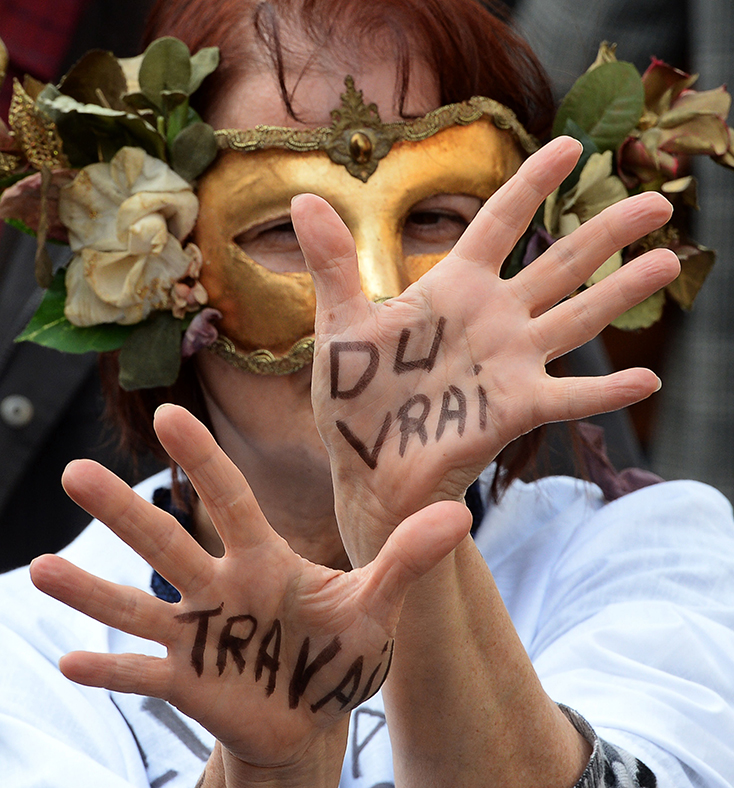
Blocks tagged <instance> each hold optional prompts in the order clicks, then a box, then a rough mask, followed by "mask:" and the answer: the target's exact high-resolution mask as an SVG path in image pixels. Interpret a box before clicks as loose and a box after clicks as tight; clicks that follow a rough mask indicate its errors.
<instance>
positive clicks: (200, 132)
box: [171, 123, 217, 181]
mask: <svg viewBox="0 0 734 788" xmlns="http://www.w3.org/2000/svg"><path fill="white" fill-rule="evenodd" d="M216 155H217V140H216V137H215V136H214V129H213V128H212V127H211V126H210V125H209V124H208V123H192V124H191V125H190V126H187V127H186V128H185V129H184V130H183V131H182V132H181V133H180V134H179V135H178V136H177V137H176V139H175V140H174V141H173V144H172V145H171V167H172V168H173V170H174V171H175V172H176V173H178V174H179V175H180V176H181V177H182V178H183V179H184V180H186V181H193V180H194V179H195V178H197V177H198V176H199V175H201V173H202V172H204V170H205V169H206V168H207V167H208V166H209V165H210V164H211V163H212V162H213V161H214V158H215V157H216Z"/></svg>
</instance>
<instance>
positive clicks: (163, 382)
mask: <svg viewBox="0 0 734 788" xmlns="http://www.w3.org/2000/svg"><path fill="white" fill-rule="evenodd" d="M181 330H182V323H181V321H180V320H177V319H176V318H175V317H174V316H173V315H172V314H171V313H170V312H155V313H154V314H153V316H152V317H150V318H149V319H148V320H146V321H145V323H141V324H140V325H138V326H135V328H134V330H133V332H132V333H131V334H130V336H129V337H128V338H127V340H126V341H125V344H124V345H123V346H122V349H121V350H120V378H119V380H120V386H121V387H122V388H123V389H125V391H134V390H135V389H147V388H157V387H159V386H171V385H173V383H175V382H176V378H177V377H178V371H179V368H180V367H181Z"/></svg>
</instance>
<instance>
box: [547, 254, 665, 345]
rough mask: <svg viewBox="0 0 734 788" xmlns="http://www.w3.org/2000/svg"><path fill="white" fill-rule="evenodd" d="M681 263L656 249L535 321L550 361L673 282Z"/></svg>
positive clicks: (587, 339) (588, 338)
mask: <svg viewBox="0 0 734 788" xmlns="http://www.w3.org/2000/svg"><path fill="white" fill-rule="evenodd" d="M679 272H680V263H679V261H678V258H677V257H676V255H675V253H674V252H671V251H670V250H669V249H654V250H653V251H651V252H648V253H647V254H644V255H641V256H640V257H637V258H635V259H634V260H631V261H630V262H629V263H627V264H626V265H623V266H622V267H621V268H619V269H618V270H617V271H615V272H614V273H613V274H611V275H610V276H607V277H606V278H604V279H602V280H601V282H597V283H596V284H595V285H593V286H592V287H590V288H588V289H587V290H584V291H583V292H582V293H580V294H579V295H577V296H574V297H573V298H569V299H568V300H567V301H564V302H563V303H561V304H559V305H558V306H556V307H554V308H553V309H551V310H549V311H548V312H545V314H542V315H540V317H538V318H536V319H535V321H534V328H535V329H536V330H537V331H538V332H539V336H540V337H542V338H541V339H540V340H539V344H540V345H541V346H542V347H545V348H547V350H548V360H549V361H550V360H551V359H554V358H557V357H558V356H562V355H563V354H564V353H568V352H569V351H570V350H573V349H574V348H576V347H579V345H583V344H584V343H585V342H588V341H589V340H590V339H592V338H593V337H595V336H596V335H597V334H598V333H599V332H600V331H601V330H602V329H603V328H606V326H607V325H608V324H609V323H611V321H612V320H614V319H615V318H617V317H619V315H621V314H622V313H623V312H626V311H627V310H628V309H631V308H632V307H633V306H635V305H637V304H639V303H640V302H641V301H644V299H646V298H647V297H648V296H650V295H652V294H653V293H656V292H657V291H658V290H660V289H661V288H663V287H665V286H666V285H667V284H669V283H670V282H672V281H673V279H675V277H676V276H677V275H678V274H679Z"/></svg>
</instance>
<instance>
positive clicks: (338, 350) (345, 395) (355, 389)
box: [329, 342, 380, 399]
mask: <svg viewBox="0 0 734 788" xmlns="http://www.w3.org/2000/svg"><path fill="white" fill-rule="evenodd" d="M342 353H369V354H370V360H369V364H368V365H367V369H365V371H364V372H363V373H362V377H361V378H360V379H359V380H358V381H357V382H356V383H355V384H354V386H352V388H350V389H347V390H346V391H342V390H340V389H339V357H340V355H341V354H342ZM329 360H330V362H331V398H332V399H353V398H354V397H356V396H358V395H359V394H361V393H362V392H363V391H364V390H365V389H366V388H367V386H368V385H369V384H370V383H371V382H372V378H374V376H375V373H376V372H377V365H378V364H379V361H380V351H379V350H378V349H377V345H375V344H374V343H372V342H332V343H331V345H330V346H329Z"/></svg>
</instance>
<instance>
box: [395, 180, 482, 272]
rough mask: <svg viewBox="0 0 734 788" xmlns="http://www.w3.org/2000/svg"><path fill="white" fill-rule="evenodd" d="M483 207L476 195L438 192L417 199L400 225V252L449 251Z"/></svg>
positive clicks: (432, 252)
mask: <svg viewBox="0 0 734 788" xmlns="http://www.w3.org/2000/svg"><path fill="white" fill-rule="evenodd" d="M481 207H482V200H481V199H480V198H479V197H472V196H470V195H468V194H438V195H435V196H434V197H429V198H428V199H426V200H421V201H420V202H419V203H416V204H415V205H414V206H413V207H412V208H411V209H410V212H409V213H408V215H407V216H406V218H405V224H404V225H403V255H405V256H406V257H407V256H408V255H414V254H435V253H438V252H448V251H449V250H450V249H452V248H453V246H454V244H455V243H456V242H457V241H458V240H459V238H460V237H461V234H462V233H463V232H464V230H466V228H467V227H468V226H469V223H470V222H471V220H472V219H473V218H474V217H475V216H476V215H477V213H478V212H479V209H480V208H481Z"/></svg>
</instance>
